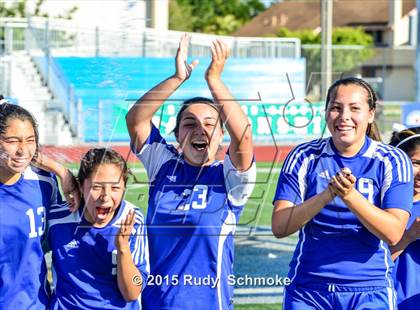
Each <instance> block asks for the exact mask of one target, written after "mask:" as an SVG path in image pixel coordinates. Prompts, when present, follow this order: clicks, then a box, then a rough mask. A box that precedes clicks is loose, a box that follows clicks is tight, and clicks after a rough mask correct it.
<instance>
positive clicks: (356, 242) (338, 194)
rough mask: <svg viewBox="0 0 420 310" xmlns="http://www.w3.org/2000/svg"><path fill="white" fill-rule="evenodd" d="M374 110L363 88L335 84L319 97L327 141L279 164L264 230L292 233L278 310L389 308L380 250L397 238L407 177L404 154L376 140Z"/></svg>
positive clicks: (385, 251) (406, 208)
mask: <svg viewBox="0 0 420 310" xmlns="http://www.w3.org/2000/svg"><path fill="white" fill-rule="evenodd" d="M375 109H376V95H375V92H374V91H373V89H372V88H371V86H370V85H369V84H368V83H366V82H365V81H363V80H361V79H357V78H345V79H341V80H338V81H336V82H335V83H334V84H333V85H332V86H331V87H330V89H329V90H328V94H327V99H326V122H327V126H328V130H329V131H330V133H331V137H329V138H324V139H319V140H315V141H311V142H308V143H304V144H301V145H299V146H297V147H296V148H295V149H294V150H293V151H292V152H291V153H290V154H289V155H288V157H287V158H286V161H285V162H284V164H283V167H282V171H281V173H280V177H279V182H278V185H277V191H276V194H275V197H274V210H273V216H272V230H273V233H274V235H275V236H277V237H285V236H288V235H290V234H292V233H294V232H296V231H299V241H298V244H297V246H296V250H295V253H294V255H293V258H292V262H291V263H290V267H291V268H290V272H289V278H290V279H291V282H292V284H291V285H289V286H287V287H286V293H285V300H284V303H283V308H284V309H286V310H287V309H299V310H300V309H313V308H317V309H337V308H342V309H359V308H360V309H361V308H369V309H372V308H378V309H379V308H380V309H393V308H394V307H395V300H394V296H395V294H394V292H393V285H392V277H391V271H392V259H391V254H390V251H389V248H388V244H391V245H395V244H397V243H398V241H399V240H400V239H401V236H402V234H403V232H404V227H405V225H406V223H407V220H408V217H409V212H410V210H411V199H410V198H409V196H410V194H409V193H411V192H412V189H413V187H412V186H413V174H412V168H411V165H410V164H409V160H408V158H407V156H406V155H405V154H404V152H402V151H401V150H399V149H396V148H394V147H391V146H388V145H386V144H383V143H380V142H379V140H380V137H379V134H378V133H377V129H376V125H375V122H374V117H375ZM345 167H346V168H345ZM337 172H338V173H337Z"/></svg>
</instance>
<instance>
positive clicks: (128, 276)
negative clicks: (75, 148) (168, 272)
mask: <svg viewBox="0 0 420 310" xmlns="http://www.w3.org/2000/svg"><path fill="white" fill-rule="evenodd" d="M128 174H129V171H128V168H127V164H126V162H125V160H124V159H123V158H122V156H121V155H120V154H118V153H117V152H115V151H113V150H111V149H106V148H97V149H91V150H89V151H88V152H87V153H86V154H85V156H84V157H83V159H82V161H81V165H80V169H79V173H78V181H79V183H80V188H81V193H82V197H83V199H82V203H81V206H82V207H81V208H79V209H78V210H77V212H73V213H72V212H70V211H69V210H68V209H67V207H66V206H62V205H56V206H55V207H52V208H51V209H50V211H49V213H48V216H47V219H48V232H47V237H48V245H49V248H50V249H51V251H52V264H53V278H54V290H53V294H52V298H51V304H50V309H98V310H99V309H140V308H141V306H140V296H141V291H142V289H143V288H144V285H145V283H146V278H147V274H148V270H149V266H148V247H147V237H146V232H145V229H144V224H143V223H144V221H143V215H142V213H141V211H140V210H139V209H137V208H136V207H135V206H134V205H132V204H131V203H129V202H127V201H125V200H124V199H123V196H124V193H125V189H126V185H127V179H128Z"/></svg>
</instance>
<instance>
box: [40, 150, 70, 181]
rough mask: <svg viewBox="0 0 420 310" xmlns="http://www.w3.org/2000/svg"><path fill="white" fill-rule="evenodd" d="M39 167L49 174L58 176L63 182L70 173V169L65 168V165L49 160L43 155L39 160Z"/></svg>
mask: <svg viewBox="0 0 420 310" xmlns="http://www.w3.org/2000/svg"><path fill="white" fill-rule="evenodd" d="M37 166H38V167H39V168H41V169H43V170H46V171H48V172H51V173H54V174H55V175H57V176H58V177H59V178H60V179H61V180H63V179H64V178H65V177H66V176H67V175H68V174H69V173H71V172H70V171H69V169H67V168H66V167H64V166H63V165H61V164H59V163H58V162H56V161H55V160H52V159H50V158H48V157H47V156H44V155H42V154H39V159H38V161H37Z"/></svg>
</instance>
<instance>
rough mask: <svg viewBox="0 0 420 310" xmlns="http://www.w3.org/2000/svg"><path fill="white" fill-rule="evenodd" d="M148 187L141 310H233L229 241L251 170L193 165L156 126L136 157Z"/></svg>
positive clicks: (252, 176) (225, 165)
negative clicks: (145, 277) (146, 252)
mask: <svg viewBox="0 0 420 310" xmlns="http://www.w3.org/2000/svg"><path fill="white" fill-rule="evenodd" d="M137 156H138V158H139V159H140V160H141V161H142V163H143V165H144V166H145V168H146V171H147V174H148V177H149V182H150V190H149V207H148V211H147V218H146V223H147V233H148V238H149V245H150V268H151V270H150V277H149V281H148V284H147V287H146V289H145V291H144V295H143V299H142V302H143V306H144V309H153V310H158V309H171V310H176V309H183V310H185V309H200V310H205V309H209V310H215V309H232V308H233V304H232V298H233V286H232V285H228V276H229V275H231V274H232V273H233V254H234V253H233V251H234V244H233V238H234V233H235V226H236V223H237V222H238V220H239V216H240V214H241V212H242V210H243V207H244V204H245V202H246V201H247V199H248V197H249V195H250V194H251V192H252V189H253V187H254V183H255V178H256V170H255V164H253V165H252V167H251V168H250V169H249V170H248V171H246V172H239V171H237V170H236V169H235V168H234V166H233V164H232V162H231V161H230V159H229V156H228V155H226V158H225V160H224V162H221V161H217V162H214V163H213V164H211V165H209V166H204V167H194V166H191V165H189V164H188V163H187V162H185V161H184V160H183V158H182V156H181V155H180V154H179V153H178V152H177V150H176V149H175V148H174V147H173V146H172V145H169V144H166V142H165V140H164V139H163V138H162V137H161V135H160V133H159V131H158V129H157V128H156V127H154V126H153V128H152V131H151V134H150V136H149V138H148V141H146V143H145V145H144V146H143V148H142V150H141V151H140V152H139V153H138V154H137Z"/></svg>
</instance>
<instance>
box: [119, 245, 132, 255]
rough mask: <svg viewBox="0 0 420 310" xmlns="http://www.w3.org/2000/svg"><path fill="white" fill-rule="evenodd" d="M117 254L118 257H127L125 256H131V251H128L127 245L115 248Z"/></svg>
mask: <svg viewBox="0 0 420 310" xmlns="http://www.w3.org/2000/svg"><path fill="white" fill-rule="evenodd" d="M117 254H119V255H127V254H129V255H131V250H130V247H129V246H128V244H127V245H120V246H117Z"/></svg>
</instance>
